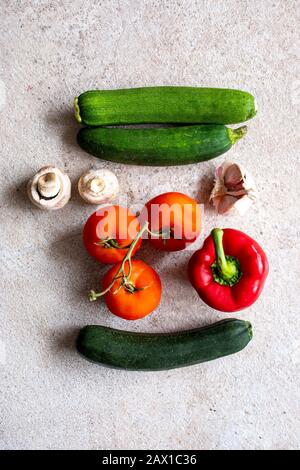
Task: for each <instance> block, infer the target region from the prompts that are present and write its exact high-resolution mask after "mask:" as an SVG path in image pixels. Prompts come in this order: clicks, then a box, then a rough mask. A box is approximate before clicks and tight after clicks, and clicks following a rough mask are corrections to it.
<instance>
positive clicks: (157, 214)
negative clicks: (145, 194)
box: [140, 192, 201, 251]
mask: <svg viewBox="0 0 300 470" xmlns="http://www.w3.org/2000/svg"><path fill="white" fill-rule="evenodd" d="M140 218H141V219H142V220H147V221H148V223H149V229H150V242H151V244H152V245H153V246H154V247H155V248H157V249H159V250H163V251H178V250H183V249H184V248H186V247H187V246H188V245H189V244H191V243H193V242H194V241H195V240H196V238H197V237H198V235H199V234H200V231H201V211H200V208H199V206H198V204H197V202H196V201H195V200H194V199H192V198H190V197H189V196H186V195H185V194H182V193H177V192H169V193H164V194H160V195H159V196H156V197H154V198H153V199H151V200H150V201H149V202H148V203H147V204H146V205H145V208H144V209H143V210H142V212H141V216H140Z"/></svg>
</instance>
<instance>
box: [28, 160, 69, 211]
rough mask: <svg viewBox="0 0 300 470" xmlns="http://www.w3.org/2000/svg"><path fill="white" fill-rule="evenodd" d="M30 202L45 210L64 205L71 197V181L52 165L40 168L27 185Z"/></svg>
mask: <svg viewBox="0 0 300 470" xmlns="http://www.w3.org/2000/svg"><path fill="white" fill-rule="evenodd" d="M27 192H28V196H29V198H30V200H31V202H32V203H33V204H34V205H35V206H37V207H39V208H40V209H45V210H57V209H61V208H62V207H64V206H65V205H66V204H67V202H68V201H69V199H70V197H71V181H70V178H69V177H68V175H67V174H66V173H65V172H64V171H63V170H61V169H60V168H56V167H53V166H50V165H49V166H45V167H43V168H41V169H40V170H39V171H38V172H37V173H36V174H35V175H34V176H33V178H31V180H30V181H29V182H28V185H27Z"/></svg>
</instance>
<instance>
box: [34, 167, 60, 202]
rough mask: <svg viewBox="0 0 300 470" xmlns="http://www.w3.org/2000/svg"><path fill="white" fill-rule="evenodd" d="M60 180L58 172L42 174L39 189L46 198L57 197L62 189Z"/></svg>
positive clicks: (38, 184)
mask: <svg viewBox="0 0 300 470" xmlns="http://www.w3.org/2000/svg"><path fill="white" fill-rule="evenodd" d="M60 188H61V186H60V180H59V178H58V176H57V175H56V173H50V172H49V173H45V174H44V175H42V176H40V177H39V179H38V183H37V189H38V192H39V194H40V195H41V197H43V198H44V199H52V198H54V197H56V196H57V195H58V193H59V191H60Z"/></svg>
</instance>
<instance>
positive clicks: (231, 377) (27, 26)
mask: <svg viewBox="0 0 300 470" xmlns="http://www.w3.org/2000/svg"><path fill="white" fill-rule="evenodd" d="M297 4H298V6H299V3H298V2H297V1H296V0H295V1H293V0H285V1H278V0H271V1H269V0H265V1H263V2H262V1H261V0H251V1H249V0H248V1H238V0H236V1H235V0H226V1H225V0H224V1H220V0H218V1H217V2H214V1H201V2H199V1H197V0H186V1H180V0H179V1H177V2H173V1H137V0H130V1H119V2H117V1H114V0H109V1H108V0H105V1H102V2H93V1H89V0H86V1H85V2H81V1H77V0H76V1H64V2H60V1H54V2H51V1H22V2H19V1H8V0H1V2H0V9H1V15H0V29H1V37H0V46H1V50H0V93H1V99H0V106H1V108H2V110H1V112H0V116H1V119H0V145H1V186H0V190H1V195H0V200H1V213H0V220H1V221H0V224H1V241H0V246H1V263H0V272H1V277H0V282H1V291H0V297H1V328H0V363H1V364H0V374H1V401H2V406H1V409H2V411H1V418H2V419H1V421H2V422H1V436H0V439H1V444H0V446H1V448H4V449H7V448H15V449H21V448H26V449H27V448H47V449H48V448H49V449H55V448H59V449H69V448H81V449H87V448H93V449H105V448H110V449H114V448H140V449H147V448H165V449H174V448H187V449H188V448H191V449H195V448H207V449H228V448H234V449H247V448H251V449H266V448H272V449H279V448H285V449H295V448H299V437H300V436H299V434H300V432H299V431H300V429H299V428H300V424H299V416H300V409H299V403H300V400H299V385H300V384H299V365H300V343H299V314H300V307H299V305H300V297H299V292H300V281H299V279H300V271H299V230H300V226H299V198H300V193H299V169H300V168H299V114H298V112H299V103H300V82H299V41H298V39H297V32H298V29H299V10H298V12H297ZM297 41H298V42H297ZM155 84H185V85H199V86H223V87H233V88H243V89H247V90H249V91H251V92H253V93H254V94H255V96H256V97H257V101H258V105H259V113H258V116H257V118H255V119H254V120H253V121H252V122H250V123H249V134H248V136H247V138H246V139H245V140H244V141H243V142H240V143H239V144H237V146H236V147H235V148H234V149H232V151H231V152H230V153H229V154H228V155H226V158H230V159H236V160H238V161H240V162H242V163H243V164H244V165H245V166H246V168H248V169H249V171H251V172H252V173H253V175H254V176H255V178H256V181H257V185H258V188H259V192H260V199H259V202H258V203H257V205H256V206H255V207H253V208H252V209H251V210H250V211H249V212H248V213H247V215H246V216H245V217H244V218H240V217H226V218H225V217H216V216H215V214H214V213H213V211H212V210H209V209H208V210H207V211H206V216H205V227H204V231H203V235H202V240H203V237H204V236H206V235H207V234H208V233H209V231H210V229H211V228H212V227H213V226H215V225H219V226H231V227H235V228H238V229H241V230H245V231H247V232H248V233H249V234H250V235H251V236H253V237H254V238H256V239H257V240H258V241H259V242H260V243H261V244H262V246H263V247H264V248H265V250H266V252H267V254H268V256H269V260H270V266H271V272H270V276H269V279H268V282H267V285H266V288H265V290H264V292H263V295H262V296H261V298H260V299H259V301H258V302H257V303H256V304H255V305H254V306H253V307H252V308H250V309H248V310H247V311H245V312H243V313H241V314H240V317H241V318H246V319H250V320H251V321H252V322H253V327H254V340H253V342H252V343H251V344H250V345H249V347H248V348H247V349H246V350H245V351H243V352H242V353H240V354H238V355H236V356H232V357H229V358H225V359H222V360H219V361H216V362H213V363H209V364H204V365H199V366H196V367H192V368H186V369H180V370H175V371H171V372H160V373H134V372H124V371H116V370H110V369H106V368H101V367H99V366H96V365H92V364H90V363H88V362H85V361H84V360H83V359H81V358H80V357H79V356H78V355H77V354H76V352H75V351H74V347H73V342H74V337H75V334H76V332H77V330H78V328H80V327H81V326H83V325H85V324H86V323H99V324H105V325H111V326H115V327H120V328H127V329H134V330H137V331H142V330H145V331H171V330H176V329H177V328H189V327H195V326H197V325H202V324H205V323H208V322H213V321H215V320H217V319H219V318H223V315H222V314H217V313H216V312H215V311H213V310H210V309H209V308H207V307H206V306H205V305H204V304H203V303H202V302H201V301H200V300H199V299H198V298H197V295H196V294H195V292H194V291H193V290H192V288H191V286H190V285H189V283H188V282H187V279H186V275H185V269H186V264H187V261H188V259H189V256H190V252H189V251H187V252H182V253H177V254H174V255H169V256H168V255H159V254H158V253H156V252H154V251H152V250H150V249H148V248H143V249H142V251H141V256H143V258H144V259H145V260H148V261H151V263H152V264H153V266H155V268H156V269H157V270H158V271H159V272H160V274H161V277H162V280H163V285H164V292H165V293H164V295H163V300H162V303H161V306H160V308H159V309H158V310H157V311H156V312H155V313H154V314H153V315H151V316H150V317H149V318H147V319H145V320H142V321H139V322H136V323H134V324H128V323H126V322H124V321H121V320H118V319H116V318H115V317H113V316H112V315H110V314H109V313H108V311H107V310H106V308H105V306H104V304H102V303H96V304H95V305H91V304H89V303H88V301H87V299H86V292H87V290H88V289H89V288H91V287H97V285H98V283H99V279H100V277H101V274H102V272H103V269H102V268H101V267H100V268H99V266H98V265H97V264H96V263H95V262H94V261H92V260H91V259H89V257H88V256H87V254H86V253H85V252H84V250H83V248H82V245H81V239H80V232H81V228H82V224H83V222H84V221H85V219H86V218H87V216H88V215H89V214H90V213H91V212H92V210H93V208H91V207H89V206H87V205H84V203H83V202H82V201H81V200H80V198H79V196H78V195H77V193H76V188H75V185H76V181H77V178H78V177H79V175H80V174H81V173H82V172H83V171H84V170H86V169H88V168H90V167H92V166H95V167H97V168H100V167H105V168H110V169H112V170H113V171H115V172H116V173H117V175H118V176H119V178H120V184H121V188H122V197H121V198H120V201H121V202H123V203H124V202H126V200H127V202H128V204H129V205H130V206H133V205H134V207H137V206H138V205H139V204H141V202H143V201H145V200H147V199H148V198H149V197H150V196H152V195H155V194H158V193H159V192H161V191H164V190H172V189H176V190H178V189H180V190H181V191H182V192H186V193H188V194H190V195H191V196H195V197H197V198H198V200H199V201H201V202H204V201H205V200H206V199H207V195H208V190H209V189H210V187H211V182H212V175H213V171H214V168H215V166H216V165H217V164H219V163H221V162H222V161H223V160H224V157H220V158H219V159H218V160H213V161H211V162H208V163H205V164H199V165H197V166H186V167H184V168H179V167H174V168H169V169H165V168H135V167H123V166H121V165H113V164H109V163H105V162H102V161H97V160H96V159H94V158H92V157H90V156H89V155H87V154H85V153H84V152H82V151H81V150H80V149H78V148H77V147H76V144H75V135H76V130H77V125H76V123H75V122H74V120H73V118H72V110H71V107H72V99H73V97H74V96H75V95H76V94H78V93H79V92H81V91H84V90H86V89H89V88H94V87H99V88H116V87H131V86H141V85H155ZM5 97H6V99H5ZM47 163H53V164H56V165H58V166H61V167H62V168H64V169H65V170H66V171H67V172H68V173H69V175H70V177H71V179H72V181H73V182H74V190H73V198H72V200H71V202H70V203H69V204H68V205H67V206H66V207H65V208H64V209H63V210H62V211H61V212H57V213H45V212H41V211H39V210H38V209H35V208H34V207H33V206H32V205H31V204H30V203H29V201H28V199H27V197H26V191H25V184H26V181H27V180H28V178H29V177H30V176H31V175H32V174H33V173H34V172H35V171H36V170H38V169H39V168H40V167H41V166H43V165H45V164H47ZM126 198H127V199H126Z"/></svg>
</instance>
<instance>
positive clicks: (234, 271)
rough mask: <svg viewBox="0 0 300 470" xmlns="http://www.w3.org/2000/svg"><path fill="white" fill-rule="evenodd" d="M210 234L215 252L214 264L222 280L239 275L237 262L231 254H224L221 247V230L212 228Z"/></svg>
mask: <svg viewBox="0 0 300 470" xmlns="http://www.w3.org/2000/svg"><path fill="white" fill-rule="evenodd" d="M211 235H212V238H213V241H214V245H215V252H216V265H217V269H218V272H219V275H220V277H221V278H222V279H223V280H224V281H228V282H230V281H231V280H233V279H236V278H237V276H239V272H240V271H239V263H238V260H235V259H234V258H232V257H231V256H228V257H227V256H226V255H225V253H224V248H223V230H222V229H220V228H214V229H213V230H212V231H211Z"/></svg>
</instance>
